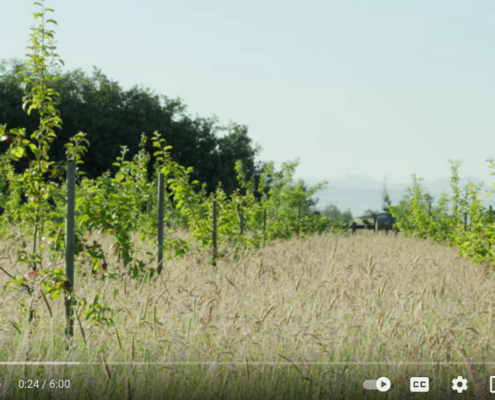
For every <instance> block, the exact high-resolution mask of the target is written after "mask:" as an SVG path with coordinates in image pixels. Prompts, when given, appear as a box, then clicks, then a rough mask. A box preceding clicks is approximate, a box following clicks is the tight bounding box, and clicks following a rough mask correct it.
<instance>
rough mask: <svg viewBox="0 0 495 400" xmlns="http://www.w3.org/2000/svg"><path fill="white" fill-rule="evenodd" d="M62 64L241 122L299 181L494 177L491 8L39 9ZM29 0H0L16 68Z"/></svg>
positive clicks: (147, 5)
mask: <svg viewBox="0 0 495 400" xmlns="http://www.w3.org/2000/svg"><path fill="white" fill-rule="evenodd" d="M45 5H46V7H50V8H53V9H54V10H55V12H54V13H53V14H49V15H48V17H49V18H53V19H55V20H56V21H57V22H58V26H52V28H53V29H54V30H55V38H56V40H57V52H58V53H59V54H60V55H61V58H62V59H63V60H64V61H65V65H66V69H68V70H73V69H77V68H82V69H83V70H85V71H87V72H90V71H91V70H92V67H93V66H96V67H98V68H99V69H101V70H102V71H103V73H104V74H106V75H107V76H108V77H110V78H111V79H113V80H116V81H117V82H119V83H120V84H121V85H122V87H124V88H125V89H128V88H130V87H132V86H134V85H144V86H145V87H150V88H151V89H153V90H154V91H156V92H157V93H160V94H164V95H166V96H168V97H171V98H175V97H180V98H182V99H183V101H184V102H185V104H186V105H187V106H188V111H189V113H191V114H192V115H196V114H198V115H201V116H203V117H209V116H213V115H216V116H218V117H219V119H220V121H221V122H222V123H228V122H229V121H235V122H238V123H241V124H245V125H247V126H248V127H249V135H250V137H252V138H253V140H254V142H255V143H258V144H259V145H260V146H261V147H262V148H263V152H262V153H261V155H260V159H261V160H265V161H270V160H273V161H275V162H276V164H277V165H280V163H281V162H284V161H289V160H294V159H296V158H299V159H300V162H301V164H300V167H299V170H298V175H299V176H306V177H311V178H312V179H331V178H332V177H338V176H345V175H346V174H353V175H366V176H370V177H372V178H373V179H377V180H383V178H386V179H387V181H388V182H389V183H396V182H407V181H409V180H410V176H411V175H412V174H417V175H418V176H420V177H423V178H425V179H428V180H432V179H438V178H442V177H448V176H449V175H450V166H449V163H448V160H449V159H460V160H462V161H463V166H462V167H461V170H460V172H461V175H466V176H473V177H476V178H478V179H481V180H485V181H487V182H489V181H490V179H491V177H490V170H489V168H488V164H487V163H486V161H485V160H486V159H487V158H490V157H492V154H493V153H492V151H491V148H492V147H493V142H494V141H495V139H494V135H493V131H494V130H495V120H494V119H493V118H492V107H491V104H492V103H493V100H494V96H495V95H494V93H495V90H494V89H495V80H494V78H493V72H492V71H493V70H495V57H494V53H493V51H492V49H493V47H494V44H495V25H494V24H493V22H492V21H493V18H492V16H493V15H495V3H493V2H490V1H488V0H480V1H477V2H476V3H467V2H452V1H447V0H438V1H435V2H431V1H426V0H418V1H415V2H396V1H392V0H376V1H373V2H371V3H370V2H365V1H358V0H351V1H327V2H320V1H306V2H296V1H289V2H287V1H284V2H282V1H280V0H273V1H271V2H266V1H263V2H261V1H256V0H253V1H252V2H249V3H238V2H237V3H232V2H229V1H226V0H213V1H210V2H208V3H205V2H201V1H194V0H190V1H181V2H173V1H172V2H166V3H163V2H159V1H156V0H143V1H141V2H139V3H134V2H126V1H124V2H122V1H117V0H108V1H105V2H100V1H98V2H97V1H95V0H86V1H84V2H82V1H71V2H67V1H62V0H46V1H45ZM35 11H38V9H37V7H35V6H34V5H33V1H16V2H11V1H6V0H0V14H2V15H3V16H8V18H3V19H2V24H0V36H1V37H3V38H8V40H4V41H3V42H2V52H1V54H0V57H1V58H2V59H12V58H20V59H24V57H25V53H26V49H25V47H26V46H27V45H28V44H29V33H30V31H29V27H30V26H32V25H33V24H34V19H33V16H32V13H33V12H35Z"/></svg>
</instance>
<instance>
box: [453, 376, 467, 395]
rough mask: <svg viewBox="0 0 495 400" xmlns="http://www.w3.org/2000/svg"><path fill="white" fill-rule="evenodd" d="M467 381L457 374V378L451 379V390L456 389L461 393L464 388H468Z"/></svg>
mask: <svg viewBox="0 0 495 400" xmlns="http://www.w3.org/2000/svg"><path fill="white" fill-rule="evenodd" d="M467 383H468V380H467V379H464V378H463V377H462V376H458V377H457V378H455V379H452V390H457V393H462V392H463V391H464V390H467V389H468V386H467Z"/></svg>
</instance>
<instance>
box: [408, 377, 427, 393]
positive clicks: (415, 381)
mask: <svg viewBox="0 0 495 400" xmlns="http://www.w3.org/2000/svg"><path fill="white" fill-rule="evenodd" d="M429 390H430V378H419V377H413V378H411V392H428V391H429Z"/></svg>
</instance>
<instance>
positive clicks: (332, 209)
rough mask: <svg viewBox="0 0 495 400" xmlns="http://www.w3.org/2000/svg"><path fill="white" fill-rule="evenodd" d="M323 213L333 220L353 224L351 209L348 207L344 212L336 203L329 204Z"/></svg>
mask: <svg viewBox="0 0 495 400" xmlns="http://www.w3.org/2000/svg"><path fill="white" fill-rule="evenodd" d="M321 214H322V215H324V216H325V217H327V218H328V219H329V220H330V221H332V222H339V223H344V224H351V223H352V221H353V217H352V213H351V210H349V209H347V210H346V211H344V212H342V211H341V210H340V209H339V208H338V207H337V206H336V205H335V204H328V205H327V206H326V207H325V208H324V209H323V210H322V211H321Z"/></svg>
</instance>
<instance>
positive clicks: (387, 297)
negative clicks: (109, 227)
mask: <svg viewBox="0 0 495 400" xmlns="http://www.w3.org/2000/svg"><path fill="white" fill-rule="evenodd" d="M95 238H96V240H98V241H100V242H101V243H104V244H105V245H104V247H105V248H107V246H108V245H109V244H110V243H109V242H108V241H107V240H106V239H105V238H103V237H95ZM15 250H16V244H15V243H13V242H3V243H2V244H1V245H0V254H1V256H0V266H2V267H3V268H4V269H6V271H8V272H10V273H11V274H16V275H21V274H24V273H26V270H25V267H22V268H24V270H21V269H20V267H18V266H16V263H15V261H14V260H15ZM148 250H151V249H148ZM114 263H115V260H111V259H110V260H108V264H109V265H108V271H109V272H112V271H113V272H115V269H116V267H115V264H114ZM82 268H84V266H82ZM7 280H8V277H7V276H6V275H5V274H3V273H2V275H0V283H1V284H2V285H3V284H4V283H5V282H6V281H7ZM75 284H76V294H77V295H78V296H79V297H86V298H87V299H88V300H91V299H92V298H93V297H94V295H95V294H99V296H100V300H101V302H102V303H104V304H105V305H106V306H108V307H109V308H111V309H113V310H114V311H115V315H114V325H113V326H109V327H107V326H100V325H98V324H95V323H90V321H86V320H85V319H84V318H83V317H82V316H81V323H80V324H79V323H78V322H77V321H76V323H75V338H74V340H73V342H72V343H71V344H70V350H69V351H67V350H66V342H65V341H64V327H65V320H64V308H63V300H62V297H60V298H59V299H57V300H55V301H51V302H50V306H51V308H52V309H51V311H52V313H53V317H51V316H50V313H49V310H48V308H47V307H46V306H45V305H44V303H43V302H42V301H41V300H39V299H38V300H36V308H37V309H38V312H37V314H36V317H35V319H34V322H33V323H32V324H31V326H28V323H27V316H26V315H24V314H22V313H20V312H19V310H18V309H19V301H25V302H29V300H30V297H29V296H28V295H27V294H26V292H22V293H17V292H15V291H7V292H5V293H3V294H2V303H1V304H2V307H1V309H0V327H1V328H0V346H1V347H0V357H1V360H2V361H10V362H14V361H17V362H25V361H28V362H38V361H64V362H65V361H66V362H81V363H82V364H80V365H63V366H62V365H3V366H0V384H1V386H0V398H4V399H10V398H13V396H15V398H16V399H17V398H19V399H28V398H39V399H48V398H52V399H63V398H69V397H68V396H70V397H71V399H76V398H87V399H103V398H104V399H141V398H149V399H155V398H174V399H175V398H180V399H210V398H226V399H227V398H229V399H251V398H257V399H262V398H263V399H269V398H273V399H274V398H283V399H290V398H293V399H299V398H300V399H303V398H304V399H310V398H314V399H316V398H322V399H323V398H327V399H330V398H331V399H337V398H370V399H371V398H376V399H385V398H389V399H395V398H397V399H399V398H418V397H421V398H428V399H430V398H447V399H450V398H459V397H462V398H466V397H468V398H489V396H490V393H489V388H488V383H489V376H490V375H491V374H493V375H495V357H494V355H495V351H494V348H493V346H494V344H495V329H494V326H493V319H494V310H495V307H494V306H495V296H494V294H493V293H494V290H495V276H494V274H493V272H492V271H486V270H483V269H482V268H480V267H477V266H473V265H470V264H469V262H468V261H466V260H463V259H460V258H459V256H458V255H457V252H456V250H455V249H451V248H446V247H442V246H440V245H437V244H434V243H429V242H424V241H419V240H415V239H407V238H402V237H400V236H398V237H395V236H386V235H384V234H383V235H376V236H375V235H373V234H371V233H369V232H361V233H360V234H358V235H356V236H350V237H337V236H332V235H326V236H315V237H309V238H303V239H293V240H291V241H286V242H277V243H275V244H273V245H270V246H268V247H266V248H263V249H262V250H260V251H257V252H251V253H246V254H244V255H242V256H240V257H239V258H238V259H237V260H228V259H224V260H221V261H219V262H218V265H217V267H216V268H214V267H212V266H211V265H210V263H209V259H208V256H207V254H190V255H188V256H186V257H185V258H183V259H180V260H176V261H167V262H166V264H165V265H164V271H163V273H162V274H161V276H160V277H155V278H152V279H151V280H149V279H148V280H141V281H135V280H131V279H129V278H127V277H125V275H124V277H123V278H119V279H108V278H107V279H95V278H92V277H90V276H87V277H83V276H82V275H81V274H78V275H77V276H76V282H75ZM35 294H36V292H35ZM490 362H494V363H493V365H492V364H490ZM458 375H462V376H464V377H465V378H467V379H468V380H469V384H468V387H469V388H468V390H467V392H464V393H463V394H458V393H457V392H455V391H453V390H452V383H451V381H452V378H455V377H457V376H458ZM380 376H387V377H389V378H390V380H391V381H392V388H391V390H390V391H389V392H387V393H380V392H378V391H366V390H364V389H363V387H362V382H363V381H364V380H365V379H376V378H378V377H380ZM411 376H429V377H430V393H429V394H428V395H425V394H417V393H410V392H409V377H411ZM20 378H23V379H33V380H34V379H38V380H39V384H40V387H41V384H42V382H43V381H44V380H45V379H47V380H51V379H53V380H56V381H59V380H68V381H70V386H71V387H70V388H69V389H60V388H59V389H50V388H48V386H49V384H50V382H48V383H46V385H47V386H45V388H44V389H20V388H19V387H18V386H19V383H18V380H19V379H20ZM435 396H437V397H435ZM492 396H493V395H492Z"/></svg>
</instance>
